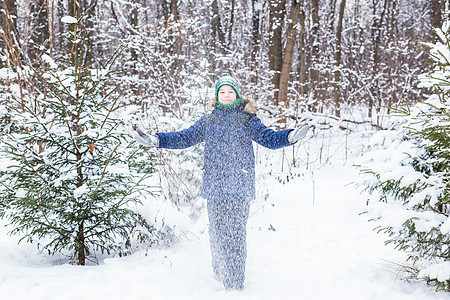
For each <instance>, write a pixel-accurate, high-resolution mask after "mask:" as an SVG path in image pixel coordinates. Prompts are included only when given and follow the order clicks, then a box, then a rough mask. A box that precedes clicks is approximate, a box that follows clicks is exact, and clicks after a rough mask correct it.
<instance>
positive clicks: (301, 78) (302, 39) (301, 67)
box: [298, 2, 307, 96]
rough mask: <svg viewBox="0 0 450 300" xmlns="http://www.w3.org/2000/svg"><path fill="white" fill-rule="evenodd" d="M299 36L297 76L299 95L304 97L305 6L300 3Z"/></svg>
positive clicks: (305, 91) (305, 75)
mask: <svg viewBox="0 0 450 300" xmlns="http://www.w3.org/2000/svg"><path fill="white" fill-rule="evenodd" d="M300 5H301V6H300V35H299V37H298V39H299V50H300V51H299V52H300V53H299V54H300V57H299V70H298V74H299V81H300V94H301V95H302V96H305V95H306V93H307V88H306V78H307V74H306V51H305V46H306V45H305V33H306V30H305V18H306V16H305V6H304V3H303V2H301V4H300Z"/></svg>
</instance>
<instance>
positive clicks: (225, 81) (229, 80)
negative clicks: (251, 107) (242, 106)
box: [216, 73, 241, 100]
mask: <svg viewBox="0 0 450 300" xmlns="http://www.w3.org/2000/svg"><path fill="white" fill-rule="evenodd" d="M224 85H229V86H231V87H232V88H233V89H234V91H235V92H236V99H239V98H241V93H240V91H239V82H238V81H237V79H236V78H234V77H232V76H231V75H230V74H228V73H224V74H222V75H220V78H219V79H218V80H217V82H216V100H218V95H219V89H220V88H221V87H222V86H224Z"/></svg>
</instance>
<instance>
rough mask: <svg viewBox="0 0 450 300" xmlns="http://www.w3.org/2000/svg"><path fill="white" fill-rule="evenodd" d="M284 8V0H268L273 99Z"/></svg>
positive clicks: (279, 66) (277, 85) (280, 56)
mask: <svg viewBox="0 0 450 300" xmlns="http://www.w3.org/2000/svg"><path fill="white" fill-rule="evenodd" d="M285 10H286V0H270V23H269V26H270V28H271V30H273V32H272V36H271V39H270V40H271V42H270V45H269V68H270V70H271V71H272V72H273V77H272V84H273V86H274V89H275V95H274V96H275V97H274V99H278V90H279V88H280V76H281V69H282V67H283V41H282V31H283V27H282V25H283V23H284V15H285Z"/></svg>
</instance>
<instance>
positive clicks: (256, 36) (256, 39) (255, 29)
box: [251, 0, 262, 84]
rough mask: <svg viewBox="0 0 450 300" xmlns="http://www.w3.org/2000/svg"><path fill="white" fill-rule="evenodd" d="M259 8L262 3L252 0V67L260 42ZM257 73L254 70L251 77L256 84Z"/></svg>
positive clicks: (254, 66)
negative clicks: (253, 74)
mask: <svg viewBox="0 0 450 300" xmlns="http://www.w3.org/2000/svg"><path fill="white" fill-rule="evenodd" d="M261 10H262V3H261V0H252V12H253V13H252V40H251V65H252V69H255V68H256V66H257V64H256V59H257V56H258V53H259V51H260V43H261V31H260V26H259V23H260V21H261ZM257 74H258V73H257V72H255V76H254V77H253V82H254V83H255V84H256V83H257V81H258V75H257Z"/></svg>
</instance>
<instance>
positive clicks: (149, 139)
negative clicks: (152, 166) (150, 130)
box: [133, 128, 159, 147]
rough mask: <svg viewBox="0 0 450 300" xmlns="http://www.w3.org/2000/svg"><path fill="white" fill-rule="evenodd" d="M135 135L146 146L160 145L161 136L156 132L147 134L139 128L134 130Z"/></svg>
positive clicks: (137, 140)
mask: <svg viewBox="0 0 450 300" xmlns="http://www.w3.org/2000/svg"><path fill="white" fill-rule="evenodd" d="M133 137H134V139H135V140H136V142H138V143H139V144H141V145H142V146H145V147H158V146H159V138H158V136H157V135H156V134H152V135H147V134H145V133H144V132H142V130H140V129H139V128H137V129H136V131H135V132H133Z"/></svg>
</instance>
